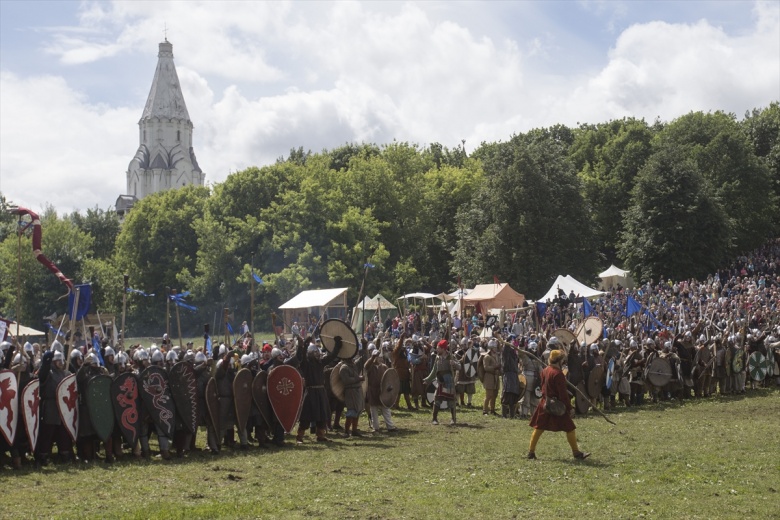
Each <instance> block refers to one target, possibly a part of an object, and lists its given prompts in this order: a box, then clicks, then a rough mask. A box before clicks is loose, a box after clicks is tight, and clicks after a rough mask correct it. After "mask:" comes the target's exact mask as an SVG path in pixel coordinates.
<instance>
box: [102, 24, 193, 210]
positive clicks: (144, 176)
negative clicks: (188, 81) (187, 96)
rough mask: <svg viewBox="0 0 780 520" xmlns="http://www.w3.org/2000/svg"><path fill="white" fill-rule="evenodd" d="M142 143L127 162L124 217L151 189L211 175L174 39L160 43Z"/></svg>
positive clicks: (121, 207)
mask: <svg viewBox="0 0 780 520" xmlns="http://www.w3.org/2000/svg"><path fill="white" fill-rule="evenodd" d="M138 127H139V128H138V139H139V141H140V145H139V146H138V151H137V152H136V153H135V157H133V160H132V161H130V165H129V166H128V168H127V194H126V195H120V196H119V199H117V203H116V211H117V213H118V214H119V215H120V217H124V214H125V213H126V212H127V211H128V210H129V209H130V208H131V207H132V205H133V203H134V202H135V201H136V200H140V199H142V198H144V197H146V196H147V195H150V194H152V193H155V192H158V191H162V190H167V189H171V188H180V187H182V186H186V185H189V184H195V185H198V186H202V185H203V181H204V179H205V177H206V174H204V173H203V172H202V171H201V169H200V166H198V161H197V159H196V158H195V151H194V150H193V147H192V129H193V126H192V121H190V115H189V113H188V112H187V105H185V103H184V96H183V95H182V92H181V85H180V84H179V76H178V75H177V74H176V66H175V65H174V64H173V45H172V44H171V43H169V42H168V39H167V38H166V40H165V41H164V42H162V43H160V52H159V53H158V54H157V69H156V70H155V71H154V80H153V81H152V88H151V90H150V91H149V98H148V99H147V100H146V106H145V107H144V112H143V114H142V115H141V120H140V121H139V122H138Z"/></svg>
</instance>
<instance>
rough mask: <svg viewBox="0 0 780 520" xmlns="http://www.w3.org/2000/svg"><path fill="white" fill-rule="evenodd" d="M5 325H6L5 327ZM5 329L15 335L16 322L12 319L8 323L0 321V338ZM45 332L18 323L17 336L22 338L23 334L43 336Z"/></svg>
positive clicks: (0, 338)
mask: <svg viewBox="0 0 780 520" xmlns="http://www.w3.org/2000/svg"><path fill="white" fill-rule="evenodd" d="M6 326H7V327H8V328H7V329H6ZM6 330H7V332H8V334H10V335H14V336H16V322H15V321H12V322H10V323H6V322H5V321H0V340H2V339H3V336H5V333H6ZM45 335H46V333H45V332H41V331H40V330H36V329H33V328H31V327H25V326H24V325H19V338H22V337H24V336H45Z"/></svg>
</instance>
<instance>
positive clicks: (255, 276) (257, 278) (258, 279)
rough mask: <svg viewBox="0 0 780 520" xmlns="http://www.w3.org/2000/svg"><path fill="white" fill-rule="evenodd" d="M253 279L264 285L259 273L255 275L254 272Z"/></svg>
mask: <svg viewBox="0 0 780 520" xmlns="http://www.w3.org/2000/svg"><path fill="white" fill-rule="evenodd" d="M252 278H254V279H255V281H256V282H257V283H259V284H260V285H263V279H262V278H260V277H259V276H257V273H255V272H254V271H253V272H252Z"/></svg>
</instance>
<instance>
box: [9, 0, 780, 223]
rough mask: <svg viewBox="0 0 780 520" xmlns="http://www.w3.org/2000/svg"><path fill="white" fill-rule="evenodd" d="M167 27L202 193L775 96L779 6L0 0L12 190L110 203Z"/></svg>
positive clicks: (71, 203)
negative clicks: (264, 176) (286, 165)
mask: <svg viewBox="0 0 780 520" xmlns="http://www.w3.org/2000/svg"><path fill="white" fill-rule="evenodd" d="M166 25H167V28H168V39H169V40H170V41H171V42H172V43H173V45H174V56H175V61H176V65H177V69H178V72H179V77H180V80H181V84H182V89H183V91H184V96H185V100H186V102H187V107H188V109H189V112H190V116H191V117H192V120H193V123H194V125H195V136H194V147H195V151H196V154H197V155H198V160H199V163H200V165H201V167H202V168H203V169H204V171H205V172H206V174H207V177H206V178H207V182H209V183H215V182H221V181H222V180H224V179H225V177H226V176H227V175H228V174H229V173H230V172H231V171H236V170H239V169H242V168H245V167H248V166H252V165H263V164H268V163H271V162H273V161H274V160H275V159H276V158H277V157H279V156H282V155H285V154H286V153H287V152H288V151H289V150H290V149H291V148H297V147H299V146H303V147H304V148H306V149H311V150H313V151H319V150H322V149H326V148H328V149H329V148H333V147H336V146H339V145H341V144H343V143H345V142H347V141H356V142H361V141H367V142H375V143H379V144H382V143H386V142H390V141H392V140H393V139H396V140H401V141H410V142H415V143H419V144H422V145H425V144H428V143H430V142H433V141H437V142H441V143H442V144H444V145H445V146H450V147H452V146H455V145H457V144H458V143H460V141H461V139H466V141H467V144H466V146H467V149H473V148H474V147H475V146H477V145H478V143H480V142H481V141H493V140H499V139H507V138H509V137H510V136H511V135H512V134H513V133H517V132H524V131H527V130H529V129H531V128H535V127H540V126H548V125H551V124H556V123H563V124H568V125H576V124H577V123H578V122H588V123H598V122H602V121H607V120H609V119H614V118H621V117H628V116H633V117H640V118H645V119H648V120H651V121H652V120H654V119H655V118H661V119H662V120H665V121H669V120H672V119H674V118H676V117H679V116H680V115H682V114H685V113H687V112H689V111H691V110H705V111H714V110H725V111H729V112H734V113H736V114H737V115H738V116H740V117H741V116H742V115H743V114H744V113H745V111H747V110H750V109H752V108H755V107H762V106H766V105H768V104H769V103H770V102H771V101H776V100H778V99H780V2H778V1H777V0H775V1H771V2H767V1H762V2H745V1H740V2H728V1H714V2H697V1H685V2H664V1H656V2H640V1H628V2H624V1H610V2H606V1H558V2H530V1H529V2H419V3H404V2H364V3H355V2H339V3H326V2H292V3H290V2H276V3H272V2H166V1H160V2H140V1H138V2H67V1H56V2H35V1H24V2H19V1H9V0H2V1H0V192H2V193H3V194H4V195H5V196H6V197H7V198H8V199H10V200H13V201H14V202H16V203H18V204H24V205H29V206H31V207H33V208H34V209H41V208H43V206H44V205H45V204H47V203H48V204H53V205H54V206H55V207H56V208H57V209H58V210H59V211H61V212H62V211H72V210H73V209H81V210H84V209H86V208H88V207H94V206H96V205H97V206H99V207H101V208H107V207H109V206H111V205H112V204H113V203H114V201H115V199H116V196H117V195H118V194H120V193H124V192H125V171H126V169H127V165H128V163H129V161H130V159H131V158H132V157H133V155H134V153H135V150H136V148H137V146H138V135H137V133H138V132H137V122H138V119H139V118H140V115H141V111H142V109H143V106H144V102H145V100H146V96H147V95H148V92H149V87H150V85H151V80H152V76H153V72H154V68H155V64H156V54H157V43H158V42H160V41H162V39H163V28H164V27H165V26H166Z"/></svg>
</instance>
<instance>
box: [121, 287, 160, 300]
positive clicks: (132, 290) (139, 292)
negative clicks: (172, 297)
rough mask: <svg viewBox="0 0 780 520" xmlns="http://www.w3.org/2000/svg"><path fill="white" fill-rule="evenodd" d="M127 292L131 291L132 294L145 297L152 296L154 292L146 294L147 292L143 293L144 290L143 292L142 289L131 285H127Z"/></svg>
mask: <svg viewBox="0 0 780 520" xmlns="http://www.w3.org/2000/svg"><path fill="white" fill-rule="evenodd" d="M127 292H129V293H133V294H140V295H141V296H145V297H146V298H151V297H152V296H154V293H152V294H147V293H145V292H143V291H141V290H139V289H133V288H132V287H128V288H127Z"/></svg>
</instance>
